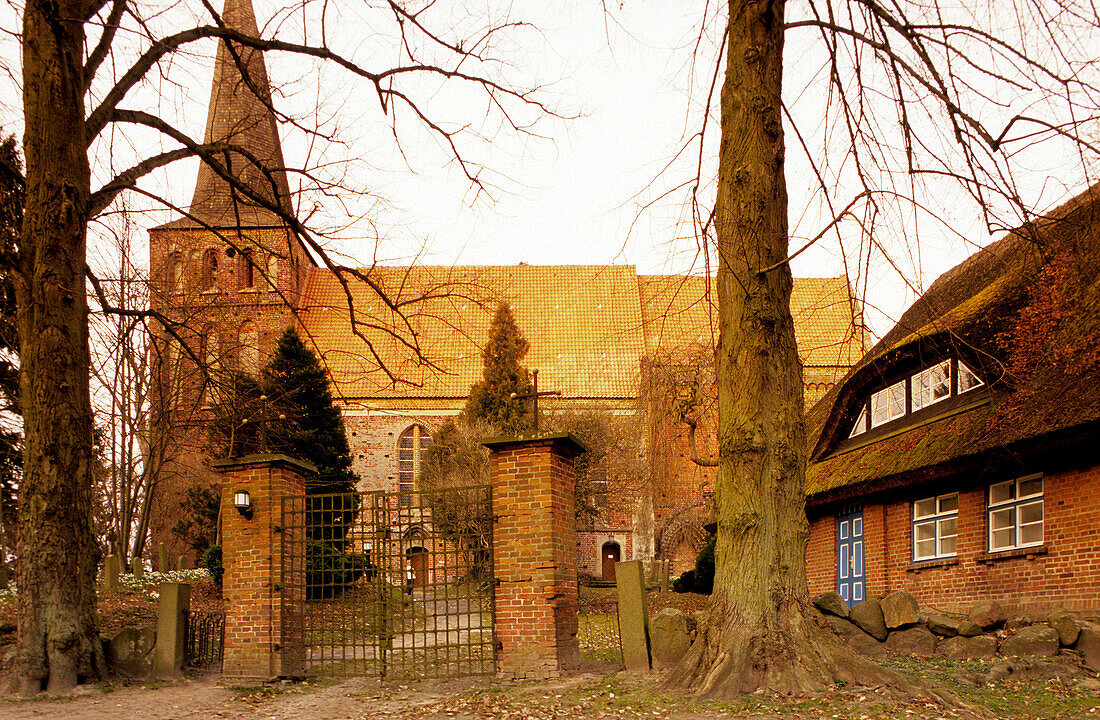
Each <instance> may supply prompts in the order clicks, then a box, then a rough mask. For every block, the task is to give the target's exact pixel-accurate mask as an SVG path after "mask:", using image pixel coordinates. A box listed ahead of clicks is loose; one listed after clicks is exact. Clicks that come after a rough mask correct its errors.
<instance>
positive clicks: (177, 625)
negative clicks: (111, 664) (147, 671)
mask: <svg viewBox="0 0 1100 720" xmlns="http://www.w3.org/2000/svg"><path fill="white" fill-rule="evenodd" d="M190 609H191V586H190V585H188V584H187V583H161V585H160V607H159V608H158V611H157V651H156V655H155V658H154V662H153V664H154V670H155V671H156V674H157V677H162V678H171V677H179V675H180V673H182V672H183V654H184V649H185V647H184V645H185V643H186V628H187V613H188V612H189V611H190Z"/></svg>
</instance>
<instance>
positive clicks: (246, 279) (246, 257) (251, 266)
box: [241, 249, 256, 290]
mask: <svg viewBox="0 0 1100 720" xmlns="http://www.w3.org/2000/svg"><path fill="white" fill-rule="evenodd" d="M254 287H256V265H255V263H254V262H253V261H252V250H251V249H249V250H242V251H241V289H242V290H246V289H248V288H254Z"/></svg>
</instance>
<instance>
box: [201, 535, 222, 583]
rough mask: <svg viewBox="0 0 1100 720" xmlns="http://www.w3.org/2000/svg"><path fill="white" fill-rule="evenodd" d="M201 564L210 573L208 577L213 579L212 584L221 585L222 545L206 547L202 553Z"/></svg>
mask: <svg viewBox="0 0 1100 720" xmlns="http://www.w3.org/2000/svg"><path fill="white" fill-rule="evenodd" d="M201 562H202V566H203V567H204V568H206V572H208V573H210V579H211V580H213V581H214V584H215V585H217V586H218V587H221V586H222V575H223V574H225V569H224V568H223V567H222V546H221V545H211V546H210V547H208V548H207V549H206V552H204V553H203V554H202V560H201Z"/></svg>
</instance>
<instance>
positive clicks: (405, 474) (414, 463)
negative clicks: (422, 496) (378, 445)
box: [397, 425, 432, 507]
mask: <svg viewBox="0 0 1100 720" xmlns="http://www.w3.org/2000/svg"><path fill="white" fill-rule="evenodd" d="M431 446H432V436H431V433H429V432H428V431H427V430H426V429H425V428H424V427H423V426H422V425H413V426H412V427H410V428H409V429H408V430H406V431H405V432H403V433H401V437H400V438H399V439H398V441H397V493H398V502H399V504H400V505H401V507H409V506H411V505H412V496H413V493H414V492H416V479H417V478H418V477H419V476H420V466H421V464H422V463H423V462H424V454H425V453H426V452H428V448H430V447H431Z"/></svg>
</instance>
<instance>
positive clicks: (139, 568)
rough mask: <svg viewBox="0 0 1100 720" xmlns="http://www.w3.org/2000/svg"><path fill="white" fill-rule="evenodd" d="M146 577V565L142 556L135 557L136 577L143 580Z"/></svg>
mask: <svg viewBox="0 0 1100 720" xmlns="http://www.w3.org/2000/svg"><path fill="white" fill-rule="evenodd" d="M144 578H145V565H144V564H143V563H142V562H141V558H134V579H135V580H142V579H144Z"/></svg>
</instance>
